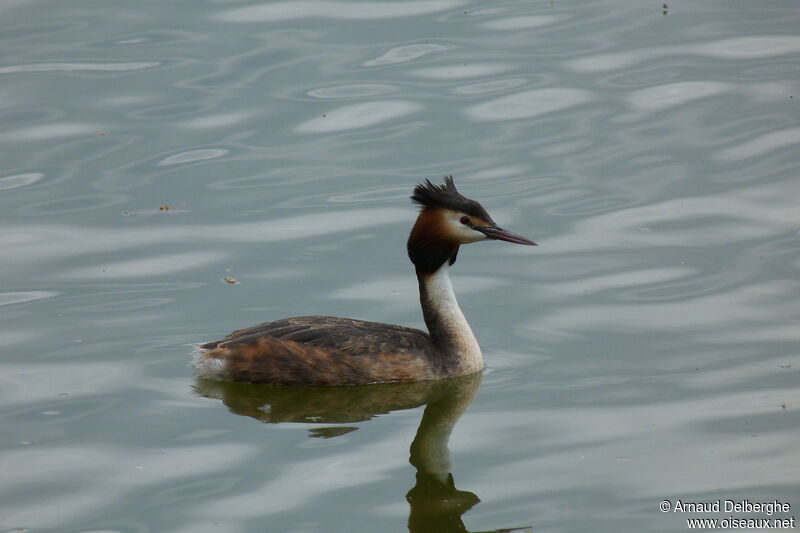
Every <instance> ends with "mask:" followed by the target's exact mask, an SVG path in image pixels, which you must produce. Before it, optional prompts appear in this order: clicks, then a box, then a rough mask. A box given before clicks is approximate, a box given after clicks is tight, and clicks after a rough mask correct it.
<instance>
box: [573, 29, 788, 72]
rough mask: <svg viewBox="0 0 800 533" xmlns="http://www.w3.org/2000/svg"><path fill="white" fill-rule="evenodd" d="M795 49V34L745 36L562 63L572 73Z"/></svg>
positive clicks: (761, 55) (775, 53)
mask: <svg viewBox="0 0 800 533" xmlns="http://www.w3.org/2000/svg"><path fill="white" fill-rule="evenodd" d="M797 52H800V37H797V36H795V35H765V36H748V37H736V38H733V39H721V40H717V41H711V42H700V43H694V44H680V45H668V46H660V47H658V48H642V49H639V50H631V51H627V52H618V53H613V54H603V55H594V56H588V57H581V58H578V59H570V60H568V61H566V62H565V63H564V66H565V67H566V68H567V69H568V70H572V71H575V72H606V71H610V70H618V69H622V68H626V67H629V66H631V65H633V64H635V63H641V62H644V61H652V60H654V59H658V58H662V57H671V56H680V55H693V56H704V57H712V58H718V59H730V60H733V59H759V58H765V57H773V56H779V55H786V54H794V53H797Z"/></svg>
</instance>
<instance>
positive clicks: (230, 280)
mask: <svg viewBox="0 0 800 533" xmlns="http://www.w3.org/2000/svg"><path fill="white" fill-rule="evenodd" d="M222 281H224V282H225V283H229V284H231V285H236V284H237V283H239V280H237V279H236V278H232V277H230V276H225V277H224V278H222Z"/></svg>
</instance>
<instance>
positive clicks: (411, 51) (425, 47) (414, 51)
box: [364, 43, 447, 67]
mask: <svg viewBox="0 0 800 533" xmlns="http://www.w3.org/2000/svg"><path fill="white" fill-rule="evenodd" d="M444 50H447V47H446V46H443V45H441V44H434V43H426V44H409V45H405V46H396V47H394V48H392V49H391V50H389V51H388V52H386V53H384V54H383V55H382V56H380V57H376V58H375V59H370V60H369V61H366V62H365V63H364V66H365V67H377V66H380V65H394V64H395V63H407V62H409V61H413V60H415V59H418V58H420V57H422V56H424V55H428V54H432V53H434V52H442V51H444Z"/></svg>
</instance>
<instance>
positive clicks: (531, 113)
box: [465, 87, 594, 121]
mask: <svg viewBox="0 0 800 533" xmlns="http://www.w3.org/2000/svg"><path fill="white" fill-rule="evenodd" d="M593 99H594V97H593V95H592V93H590V92H589V91H585V90H583V89H572V88H568V87H563V88H550V89H533V90H530V91H524V92H521V93H516V94H511V95H508V96H501V97H500V98H496V99H494V100H489V101H487V102H482V103H480V104H475V105H473V106H470V107H468V108H467V109H466V111H465V112H466V114H467V116H468V117H470V118H471V119H473V120H478V121H494V120H520V119H523V118H532V117H536V116H539V115H544V114H546V113H552V112H553V111H558V110H561V109H567V108H570V107H575V106H578V105H581V104H585V103H587V102H591V101H592V100H593Z"/></svg>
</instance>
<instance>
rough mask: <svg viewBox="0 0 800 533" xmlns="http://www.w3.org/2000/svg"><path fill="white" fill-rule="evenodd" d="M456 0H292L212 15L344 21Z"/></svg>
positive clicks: (426, 9)
mask: <svg viewBox="0 0 800 533" xmlns="http://www.w3.org/2000/svg"><path fill="white" fill-rule="evenodd" d="M463 4H464V2H462V1H460V0H409V1H408V2H380V3H374V2H345V1H329V2H321V1H315V0H296V1H293V2H274V3H271V4H265V5H255V6H247V7H237V8H232V9H229V10H227V11H224V12H222V13H219V14H217V15H216V17H215V18H217V19H219V20H222V21H225V22H276V21H282V20H296V19H307V18H311V17H320V18H329V19H347V20H376V19H385V18H397V17H410V16H416V15H428V14H431V13H438V12H440V11H446V10H448V9H452V8H455V7H458V6H460V5H463Z"/></svg>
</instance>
